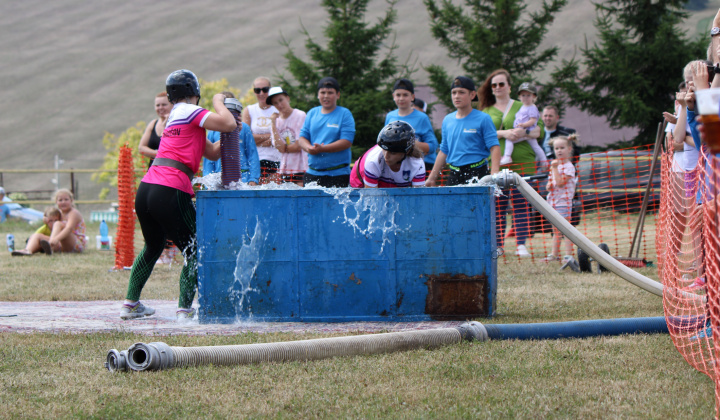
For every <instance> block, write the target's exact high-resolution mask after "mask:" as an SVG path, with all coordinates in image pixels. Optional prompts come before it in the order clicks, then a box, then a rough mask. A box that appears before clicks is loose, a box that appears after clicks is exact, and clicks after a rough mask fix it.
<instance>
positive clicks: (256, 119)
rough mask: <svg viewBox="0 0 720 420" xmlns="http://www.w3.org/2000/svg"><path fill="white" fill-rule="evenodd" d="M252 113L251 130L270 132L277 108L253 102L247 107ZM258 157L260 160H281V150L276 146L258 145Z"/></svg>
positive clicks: (258, 132) (261, 132)
mask: <svg viewBox="0 0 720 420" xmlns="http://www.w3.org/2000/svg"><path fill="white" fill-rule="evenodd" d="M247 110H248V113H249V114H250V130H252V133H253V135H255V134H270V131H271V128H272V120H271V119H270V117H271V116H272V114H274V113H276V112H278V111H277V108H275V107H274V106H271V107H269V108H266V109H262V108H260V105H259V104H252V105H250V106H248V107H247ZM257 151H258V157H259V158H260V160H269V161H271V162H280V152H279V151H278V150H277V149H276V148H275V146H273V145H271V146H262V147H261V146H258V148H257Z"/></svg>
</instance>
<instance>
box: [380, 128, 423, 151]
mask: <svg viewBox="0 0 720 420" xmlns="http://www.w3.org/2000/svg"><path fill="white" fill-rule="evenodd" d="M377 144H378V146H380V147H382V148H383V149H384V150H387V151H388V152H394V153H408V152H409V151H411V150H412V148H413V146H414V145H415V130H414V129H413V128H412V126H411V125H410V124H408V123H406V122H405V121H394V122H391V123H390V124H388V125H386V126H385V127H383V129H382V130H380V134H378V138H377Z"/></svg>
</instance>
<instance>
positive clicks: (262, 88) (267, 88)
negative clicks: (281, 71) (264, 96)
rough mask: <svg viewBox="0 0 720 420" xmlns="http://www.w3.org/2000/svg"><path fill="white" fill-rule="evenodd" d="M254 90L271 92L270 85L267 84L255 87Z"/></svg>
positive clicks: (256, 91)
mask: <svg viewBox="0 0 720 420" xmlns="http://www.w3.org/2000/svg"><path fill="white" fill-rule="evenodd" d="M253 90H254V91H255V94H260V92H265V93H268V92H270V86H265V87H261V88H253Z"/></svg>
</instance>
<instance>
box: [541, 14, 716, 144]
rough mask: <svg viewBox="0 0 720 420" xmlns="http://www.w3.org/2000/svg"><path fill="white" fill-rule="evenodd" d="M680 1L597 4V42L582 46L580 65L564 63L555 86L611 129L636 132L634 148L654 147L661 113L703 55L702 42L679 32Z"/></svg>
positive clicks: (704, 40)
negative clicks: (685, 69) (691, 63)
mask: <svg viewBox="0 0 720 420" xmlns="http://www.w3.org/2000/svg"><path fill="white" fill-rule="evenodd" d="M684 3H685V1H684V0H606V1H604V2H603V3H598V4H595V8H596V13H597V16H596V19H595V27H596V28H597V29H598V35H599V40H600V41H599V43H595V44H594V45H592V46H587V44H586V46H585V48H583V49H581V52H582V56H583V59H582V64H583V65H582V69H581V63H580V62H579V61H578V60H576V59H575V58H573V59H572V60H570V61H563V64H562V66H561V67H560V68H558V69H556V71H555V72H554V73H553V80H554V81H555V84H556V85H557V86H558V87H559V88H560V89H561V90H562V92H564V94H566V95H567V97H568V98H569V102H570V103H571V104H572V105H576V106H579V107H580V109H582V110H584V111H587V112H589V113H590V114H592V115H598V116H604V117H606V118H607V120H608V122H609V123H610V126H611V127H613V128H621V127H636V128H638V129H639V130H640V132H639V133H638V136H637V137H636V138H635V139H634V140H633V143H634V144H637V145H640V144H650V143H654V141H655V135H656V131H657V125H658V123H659V122H661V121H662V113H663V111H669V110H671V109H672V107H673V97H674V92H675V91H676V90H677V85H678V83H680V82H681V81H682V69H683V67H684V66H685V64H687V62H689V61H690V60H693V59H699V58H701V57H703V56H704V55H705V48H707V44H708V42H709V37H708V38H706V39H697V40H690V39H689V38H688V37H687V36H685V34H683V32H682V31H681V30H680V28H678V25H679V24H680V23H681V22H682V21H683V20H684V19H685V18H686V17H687V14H686V13H685V12H684V11H683V10H682V7H683V5H684Z"/></svg>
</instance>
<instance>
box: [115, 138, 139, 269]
mask: <svg viewBox="0 0 720 420" xmlns="http://www.w3.org/2000/svg"><path fill="white" fill-rule="evenodd" d="M117 177H118V226H117V232H116V234H115V236H117V240H116V241H115V267H114V268H115V269H116V270H122V269H123V268H124V267H130V266H132V264H133V260H134V259H135V169H134V168H133V160H132V150H131V149H130V148H129V147H128V146H127V145H125V146H122V147H120V152H119V156H118V173H117Z"/></svg>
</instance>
